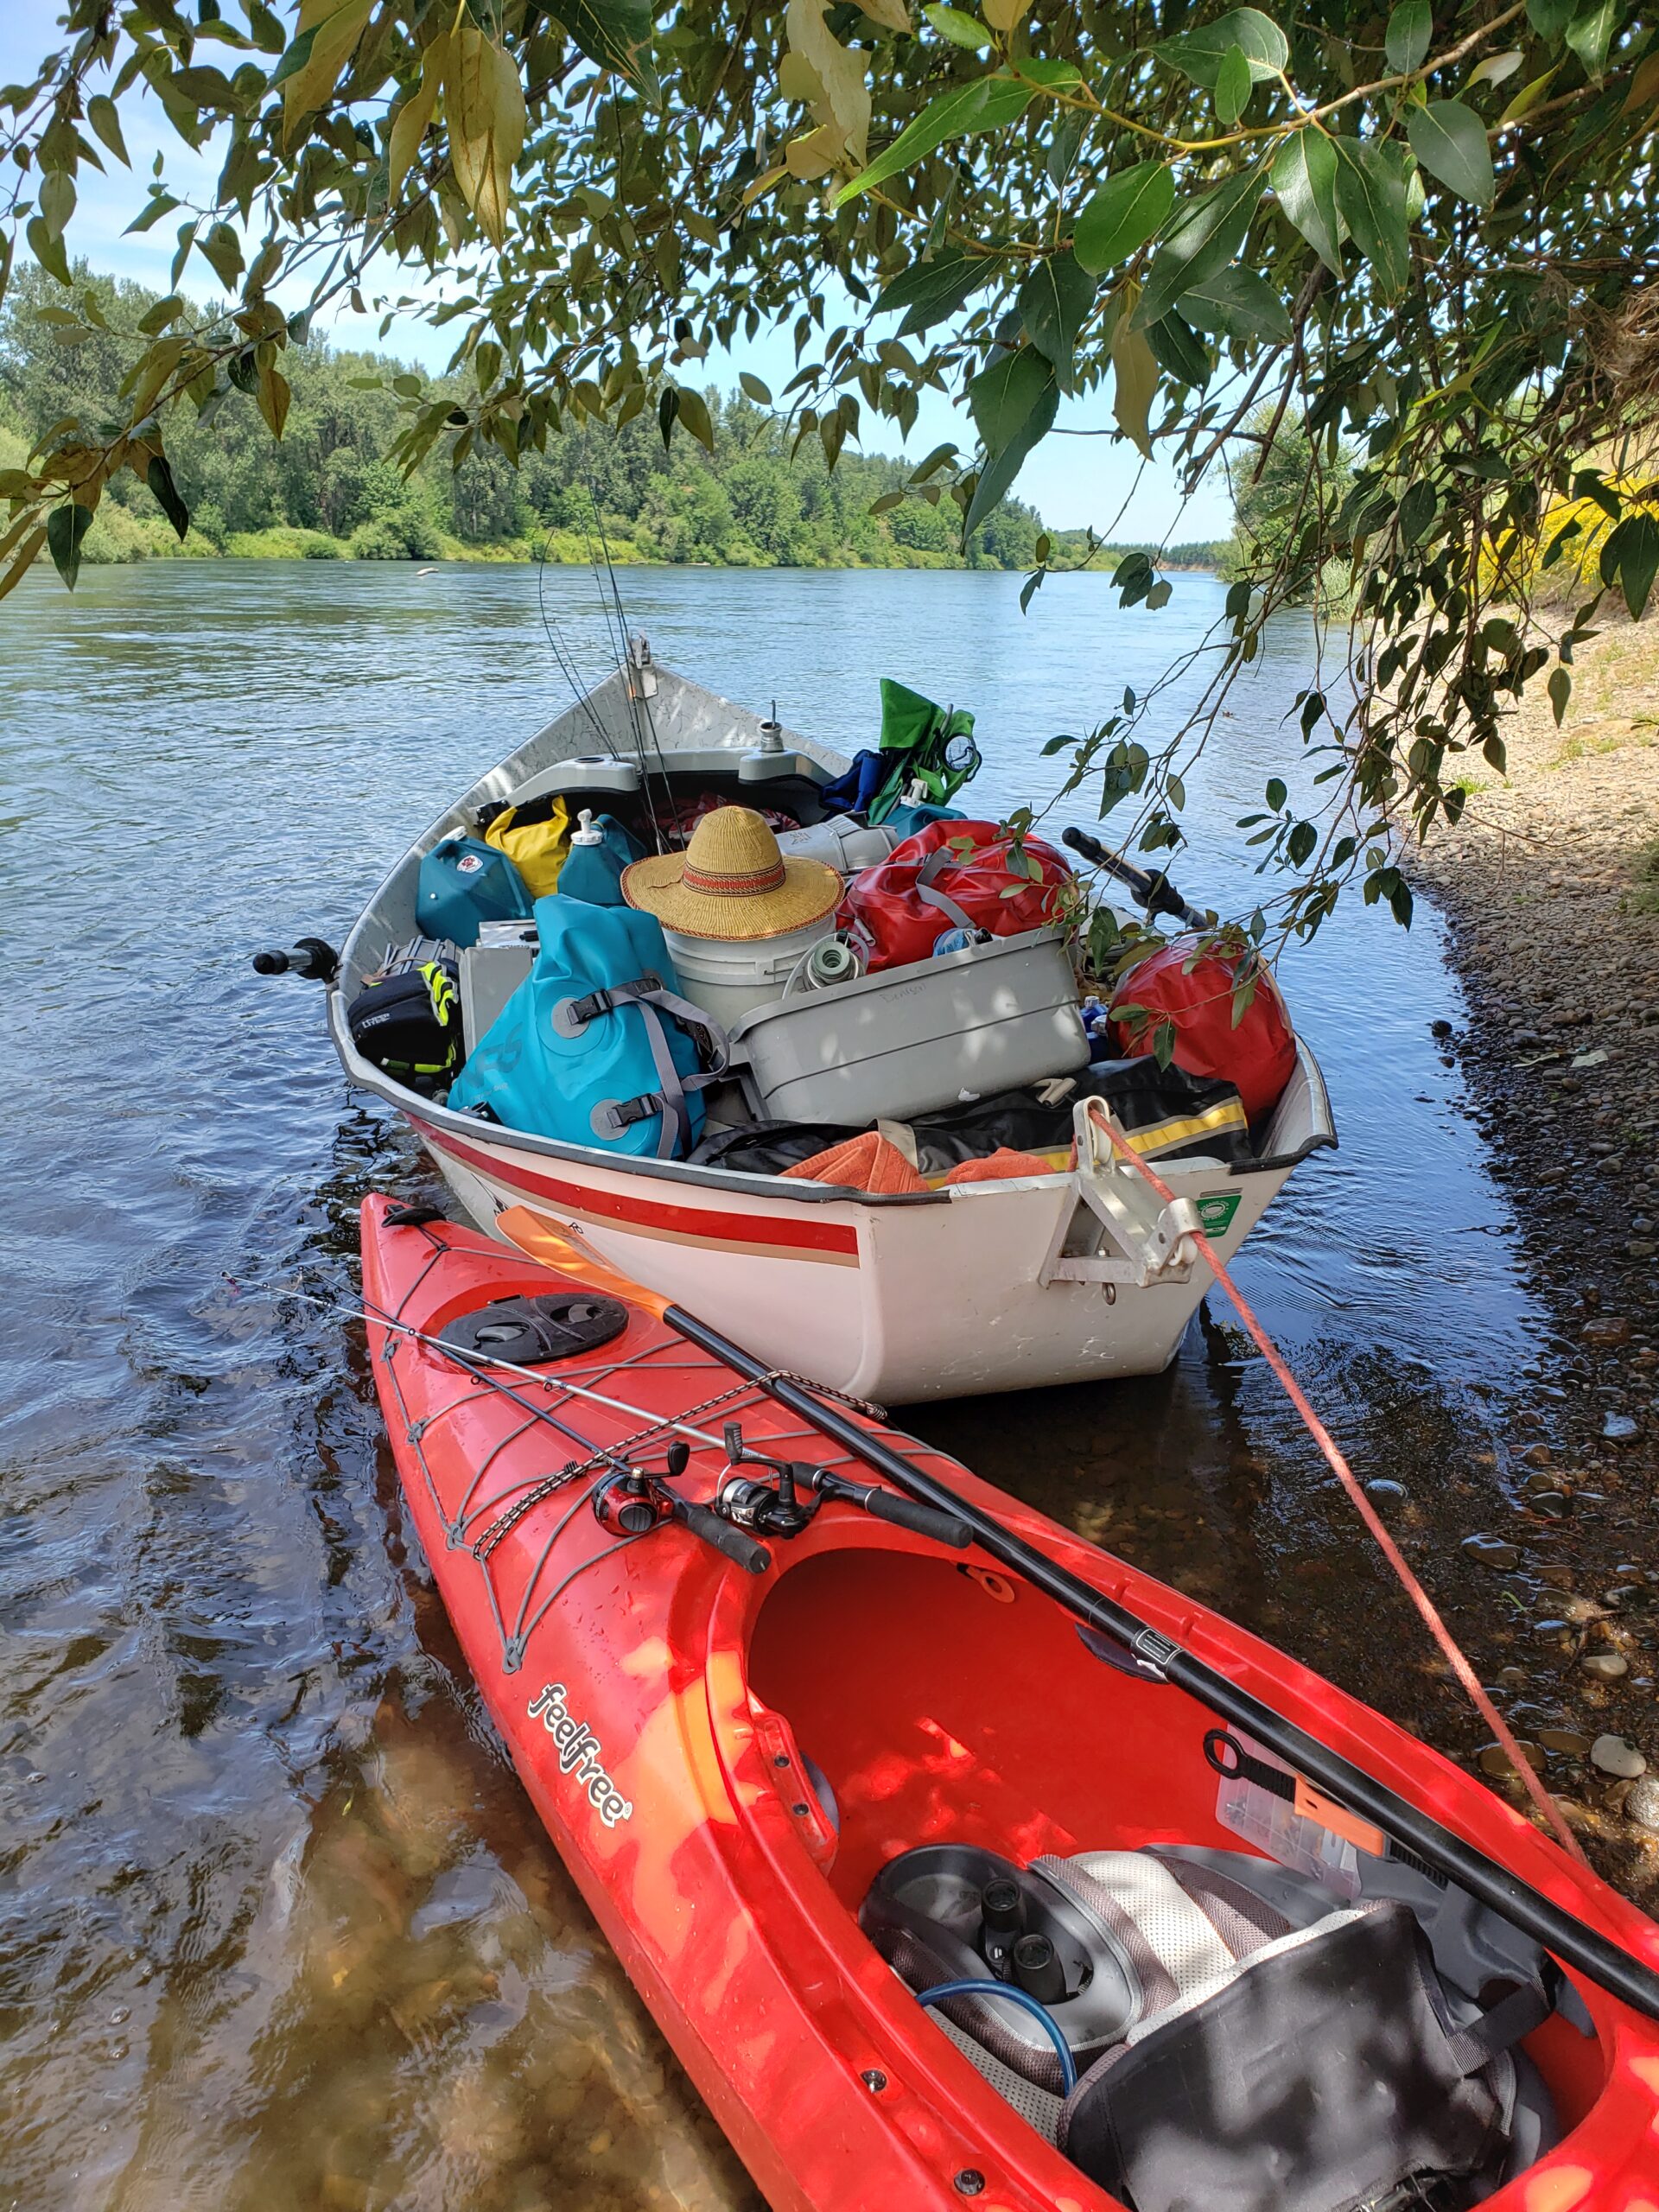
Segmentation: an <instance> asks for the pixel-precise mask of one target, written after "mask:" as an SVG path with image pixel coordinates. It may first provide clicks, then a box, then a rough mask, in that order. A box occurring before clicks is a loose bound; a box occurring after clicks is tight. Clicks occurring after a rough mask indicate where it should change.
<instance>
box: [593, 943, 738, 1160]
mask: <svg viewBox="0 0 1659 2212" xmlns="http://www.w3.org/2000/svg"><path fill="white" fill-rule="evenodd" d="M625 1006H636V1007H639V1014H640V1017H641V1019H642V1020H643V1021H644V1022H645V1041H646V1044H647V1045H648V1046H649V1047H650V1049H651V1064H652V1067H653V1068H654V1069H655V1071H656V1074H657V1084H658V1088H657V1089H656V1090H646V1091H642V1092H640V1093H639V1096H637V1097H633V1098H601V1100H600V1102H599V1103H598V1104H597V1105H596V1106H595V1107H594V1110H593V1113H592V1116H590V1120H591V1123H592V1127H593V1131H594V1135H595V1136H597V1137H600V1138H602V1139H605V1140H606V1141H611V1142H614V1141H615V1140H616V1139H617V1138H618V1137H619V1136H620V1135H621V1134H622V1132H623V1130H624V1129H626V1128H632V1125H633V1124H634V1123H635V1122H646V1121H649V1120H650V1119H651V1118H652V1116H653V1115H660V1116H661V1117H662V1127H661V1128H660V1129H659V1130H658V1134H657V1157H658V1159H659V1160H673V1159H675V1158H677V1156H678V1154H679V1153H680V1151H681V1149H682V1147H683V1145H684V1144H685V1142H686V1141H687V1139H688V1138H689V1136H690V1126H691V1125H690V1116H688V1114H687V1111H686V1099H687V1096H688V1095H689V1094H690V1093H691V1092H693V1091H698V1090H707V1089H708V1088H709V1084H715V1083H719V1082H721V1080H722V1079H723V1078H724V1077H725V1075H726V1071H727V1070H728V1067H729V1066H730V1065H731V1057H732V1046H731V1039H730V1038H729V1037H728V1035H727V1033H726V1032H725V1031H724V1030H723V1029H722V1028H721V1026H720V1024H719V1023H718V1022H717V1021H715V1020H714V1019H713V1018H712V1017H711V1016H710V1015H709V1014H705V1013H704V1012H703V1010H702V1007H700V1006H695V1005H693V1003H692V1001H690V999H686V998H682V997H681V996H680V995H679V994H678V992H677V991H671V990H667V989H665V988H664V985H663V980H662V978H661V976H655V975H652V974H650V973H649V972H648V973H646V974H645V975H644V976H636V977H635V979H634V981H633V982H631V983H612V984H610V985H608V986H607V988H604V989H603V990H597V991H589V992H588V994H587V995H586V996H585V997H582V998H579V999H563V1000H562V1001H560V1003H559V1005H558V1006H557V1007H556V1008H555V1010H554V1015H553V1026H554V1027H555V1029H556V1031H557V1032H558V1033H559V1035H560V1036H562V1037H575V1036H576V1035H578V1034H579V1033H580V1032H581V1031H582V1030H583V1029H585V1028H586V1027H587V1026H588V1023H589V1022H590V1021H594V1020H598V1019H599V1017H600V1016H601V1014H612V1013H614V1012H616V1011H617V1010H618V1009H619V1008H620V1007H625ZM664 1016H667V1017H668V1018H669V1019H671V1020H675V1021H678V1022H680V1023H682V1024H683V1026H684V1027H686V1028H688V1029H701V1030H702V1031H704V1032H705V1033H706V1034H707V1035H708V1038H709V1043H710V1046H712V1048H713V1052H714V1055H715V1059H714V1065H713V1066H712V1067H709V1068H705V1069H702V1070H701V1071H699V1072H698V1073H696V1075H687V1074H685V1073H684V1072H683V1071H682V1070H681V1069H679V1068H678V1067H677V1066H676V1065H675V1063H674V1055H673V1053H672V1052H671V1051H670V1049H669V1042H668V1029H667V1026H666V1022H665V1020H664Z"/></svg>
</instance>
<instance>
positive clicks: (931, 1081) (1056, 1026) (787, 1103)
mask: <svg viewBox="0 0 1659 2212" xmlns="http://www.w3.org/2000/svg"><path fill="white" fill-rule="evenodd" d="M732 1049H733V1053H734V1057H741V1058H747V1067H746V1068H745V1069H744V1071H743V1077H742V1079H743V1087H744V1090H745V1093H746V1095H747V1098H748V1101H749V1104H750V1107H751V1109H752V1110H753V1112H754V1113H755V1114H756V1115H757V1116H762V1117H764V1118H765V1119H766V1120H770V1121H787V1122H842V1123H844V1124H845V1125H846V1126H847V1127H848V1128H863V1127H865V1125H866V1124H867V1123H868V1122H873V1121H875V1120H876V1119H877V1118H878V1117H881V1118H884V1119H889V1120H894V1121H902V1120H904V1119H905V1118H906V1116H908V1115H911V1114H925V1113H931V1112H932V1111H933V1110H934V1109H937V1108H938V1107H941V1106H954V1105H956V1104H957V1103H958V1101H960V1100H963V1099H969V1098H983V1097H988V1096H990V1095H991V1094H992V1093H993V1092H994V1091H998V1090H1014V1089H1016V1088H1017V1087H1018V1086H1019V1085H1020V1084H1025V1083H1040V1082H1041V1081H1042V1080H1043V1078H1044V1077H1046V1076H1055V1075H1071V1074H1072V1073H1074V1072H1075V1071H1077V1069H1078V1068H1080V1067H1084V1066H1086V1065H1087V1064H1088V1059H1089V1040H1088V1039H1087V1037H1085V1036H1084V1029H1083V1020H1082V1016H1081V1015H1080V1014H1079V1013H1078V1011H1077V984H1076V982H1075V981H1074V980H1073V977H1072V974H1071V960H1070V958H1069V957H1068V955H1067V953H1066V950H1065V940H1064V938H1063V936H1062V933H1061V932H1060V931H1058V930H1053V929H1048V930H1027V931H1025V932H1024V933H1023V934H1022V935H1020V936H1019V937H1004V938H993V939H992V941H991V942H990V943H989V944H975V945H968V946H965V947H964V948H963V950H961V951H960V952H947V953H943V954H940V955H938V957H935V958H933V959H931V960H918V961H914V962H912V963H911V964H910V965H909V966H907V967H904V968H889V969H885V970H884V971H883V972H882V973H881V974H880V975H879V976H861V977H860V978H859V980H858V981H857V982H853V983H840V984H836V986H835V987H834V988H830V989H828V990H818V991H801V992H798V993H793V994H791V996H790V997H788V998H787V999H785V1000H783V1001H781V1002H780V1003H779V1004H778V1005H776V1006H771V1007H761V1008H760V1009H759V1010H758V1011H757V1012H755V1013H753V1014H750V1015H748V1016H747V1019H746V1020H742V1021H741V1022H739V1023H738V1024H737V1026H736V1027H735V1028H734V1030H733V1033H732Z"/></svg>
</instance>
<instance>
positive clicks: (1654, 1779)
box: [1624, 1774, 1659, 1834]
mask: <svg viewBox="0 0 1659 2212" xmlns="http://www.w3.org/2000/svg"><path fill="white" fill-rule="evenodd" d="M1624 1817H1625V1819H1626V1820H1627V1821H1635V1823H1636V1825H1637V1827H1639V1828H1649V1829H1651V1830H1652V1831H1653V1832H1654V1833H1655V1834H1659V1776H1655V1775H1651V1774H1643V1775H1638V1776H1637V1779H1636V1780H1635V1781H1634V1782H1633V1783H1631V1784H1630V1788H1629V1789H1627V1790H1626V1791H1625V1793H1624Z"/></svg>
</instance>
